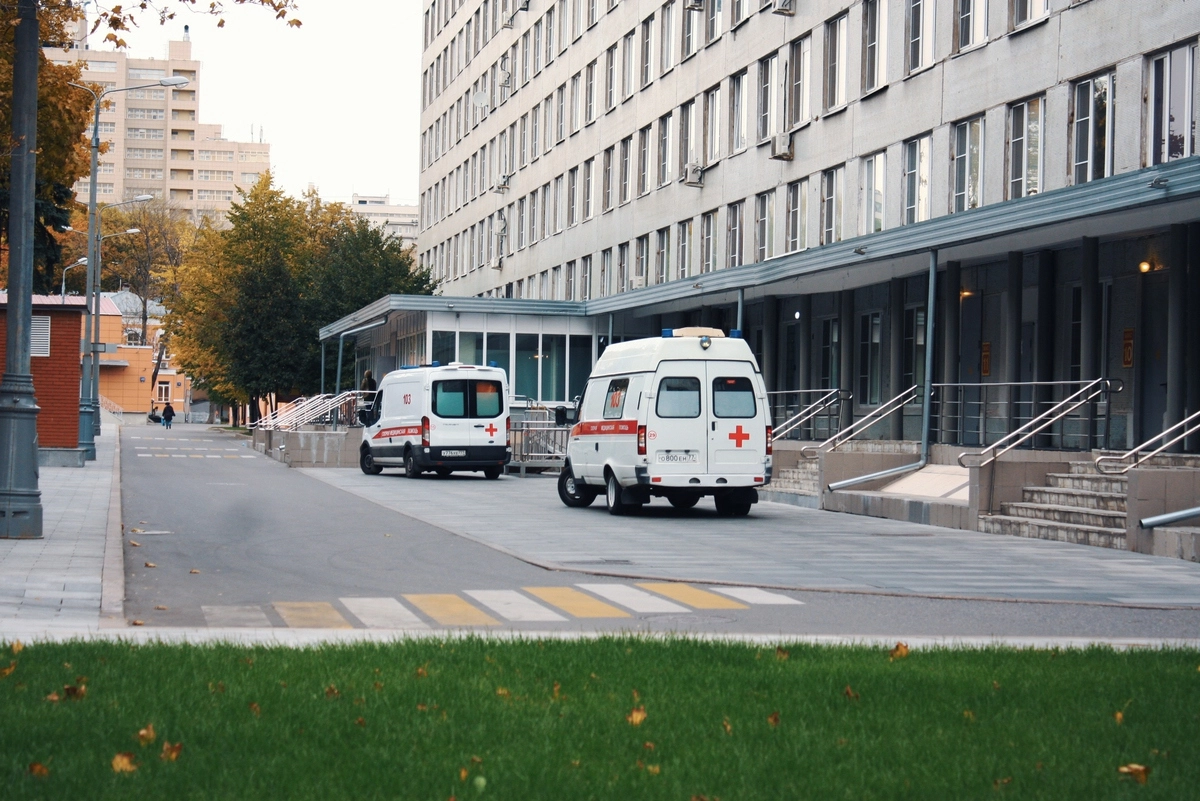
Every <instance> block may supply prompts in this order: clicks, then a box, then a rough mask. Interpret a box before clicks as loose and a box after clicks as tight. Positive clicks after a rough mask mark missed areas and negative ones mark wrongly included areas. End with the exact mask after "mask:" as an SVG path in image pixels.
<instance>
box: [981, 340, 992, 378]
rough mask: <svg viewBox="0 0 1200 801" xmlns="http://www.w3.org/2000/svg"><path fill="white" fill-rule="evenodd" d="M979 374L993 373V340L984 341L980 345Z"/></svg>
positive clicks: (988, 374) (987, 374)
mask: <svg viewBox="0 0 1200 801" xmlns="http://www.w3.org/2000/svg"><path fill="white" fill-rule="evenodd" d="M979 374H980V375H982V376H990V375H991V374H992V343H991V342H984V343H982V344H981V345H980V346H979Z"/></svg>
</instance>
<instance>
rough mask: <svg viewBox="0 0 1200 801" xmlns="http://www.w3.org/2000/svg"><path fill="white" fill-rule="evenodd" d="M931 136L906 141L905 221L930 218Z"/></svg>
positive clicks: (903, 176)
mask: <svg viewBox="0 0 1200 801" xmlns="http://www.w3.org/2000/svg"><path fill="white" fill-rule="evenodd" d="M930 141H931V137H929V136H928V135H927V136H922V137H919V138H917V139H910V140H909V141H907V142H905V143H904V167H903V175H902V181H903V183H902V187H903V190H904V223H905V224H906V225H907V224H909V223H915V222H922V221H923V220H928V219H929V145H930Z"/></svg>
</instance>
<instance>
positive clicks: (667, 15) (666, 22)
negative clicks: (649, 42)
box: [658, 0, 675, 75]
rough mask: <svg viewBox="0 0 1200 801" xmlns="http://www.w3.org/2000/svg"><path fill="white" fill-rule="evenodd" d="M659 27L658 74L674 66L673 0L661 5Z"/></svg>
mask: <svg viewBox="0 0 1200 801" xmlns="http://www.w3.org/2000/svg"><path fill="white" fill-rule="evenodd" d="M659 22H660V23H661V29H660V31H659V36H658V47H659V50H658V54H659V63H658V74H659V75H662V74H664V73H666V72H667V70H669V69H671V68H672V67H674V66H675V3H674V0H672V1H671V2H668V3H667V4H666V5H664V6H663V7H662V12H661V13H660V15H659Z"/></svg>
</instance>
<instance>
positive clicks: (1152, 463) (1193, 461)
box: [1073, 446, 1200, 470]
mask: <svg viewBox="0 0 1200 801" xmlns="http://www.w3.org/2000/svg"><path fill="white" fill-rule="evenodd" d="M1154 447H1157V446H1154ZM1154 447H1151V448H1150V450H1154ZM1123 455H1124V451H1093V453H1092V456H1093V457H1099V456H1123ZM1132 461H1133V460H1132V459H1130V462H1132ZM1089 463H1090V464H1091V465H1092V467H1093V469H1094V468H1095V459H1094V458H1093V460H1092V461H1091V462H1085V463H1083V464H1089ZM1073 464H1074V463H1073ZM1115 467H1116V465H1115V464H1110V465H1109V469H1110V470H1112V469H1115ZM1142 467H1180V468H1186V469H1191V470H1195V469H1200V454H1195V453H1160V454H1159V455H1158V456H1152V457H1151V458H1149V459H1147V460H1146V461H1144V462H1142Z"/></svg>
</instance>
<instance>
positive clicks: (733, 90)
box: [729, 71, 747, 153]
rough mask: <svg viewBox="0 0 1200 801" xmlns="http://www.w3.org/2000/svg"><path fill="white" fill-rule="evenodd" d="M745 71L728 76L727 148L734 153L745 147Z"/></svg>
mask: <svg viewBox="0 0 1200 801" xmlns="http://www.w3.org/2000/svg"><path fill="white" fill-rule="evenodd" d="M746 107H747V98H746V73H745V72H744V71H743V72H739V73H738V74H737V75H731V76H730V78H729V150H730V152H732V153H736V152H737V151H739V150H742V149H744V148H745V147H746V113H747V108H746Z"/></svg>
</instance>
